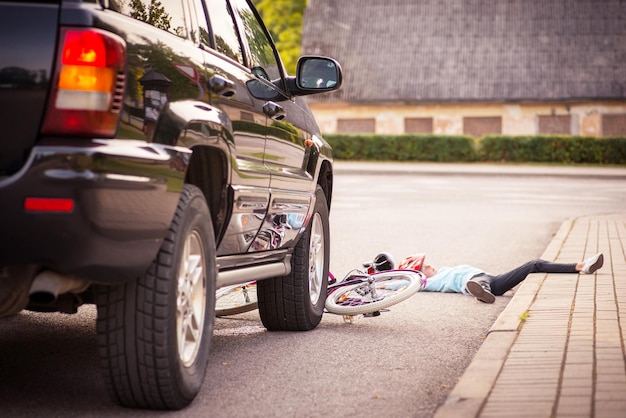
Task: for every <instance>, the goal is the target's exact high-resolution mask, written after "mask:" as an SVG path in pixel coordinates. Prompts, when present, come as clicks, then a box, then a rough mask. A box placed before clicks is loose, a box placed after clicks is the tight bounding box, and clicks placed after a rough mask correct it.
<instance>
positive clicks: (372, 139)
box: [324, 134, 626, 165]
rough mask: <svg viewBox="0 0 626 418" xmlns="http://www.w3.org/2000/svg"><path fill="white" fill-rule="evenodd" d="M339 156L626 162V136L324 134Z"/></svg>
mask: <svg viewBox="0 0 626 418" xmlns="http://www.w3.org/2000/svg"><path fill="white" fill-rule="evenodd" d="M324 138H325V139H326V140H327V141H328V142H329V143H330V145H331V146H332V147H333V154H334V156H335V158H336V159H338V160H374V161H436V162H470V161H485V162H487V161H496V162H539V163H567V164H571V163H585V164H617V165H621V164H626V137H600V138H596V137H585V136H569V135H535V136H531V135H527V136H508V135H486V136H484V137H481V138H478V139H476V140H475V139H473V138H472V137H470V136H465V135H374V134H364V135H341V134H326V135H324Z"/></svg>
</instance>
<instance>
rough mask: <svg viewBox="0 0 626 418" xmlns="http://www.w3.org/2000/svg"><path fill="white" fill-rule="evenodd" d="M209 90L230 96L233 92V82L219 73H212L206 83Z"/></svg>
mask: <svg viewBox="0 0 626 418" xmlns="http://www.w3.org/2000/svg"><path fill="white" fill-rule="evenodd" d="M207 84H208V85H209V88H210V89H211V91H212V92H213V93H215V94H219V95H220V96H224V97H231V96H233V95H234V94H235V83H233V82H232V81H230V80H229V79H227V78H224V77H222V76H221V75H214V76H213V77H211V78H210V79H209V81H208V83H207Z"/></svg>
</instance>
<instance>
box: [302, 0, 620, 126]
mask: <svg viewBox="0 0 626 418" xmlns="http://www.w3.org/2000/svg"><path fill="white" fill-rule="evenodd" d="M302 39H303V45H302V48H303V53H304V54H307V53H311V54H322V55H328V56H332V57H334V58H336V59H337V60H338V61H339V62H340V63H341V65H342V67H343V70H344V84H343V88H342V90H340V91H339V92H335V93H333V94H329V95H326V96H319V97H316V98H315V99H310V100H309V104H310V106H311V109H312V110H313V112H314V113H315V116H316V119H317V120H318V122H319V123H320V126H321V128H322V131H323V132H326V133H380V134H402V133H435V134H468V135H471V136H474V137H479V136H482V135H485V134H490V133H498V134H508V135H534V134H572V135H586V136H624V135H626V2H624V1H619V0H550V1H548V2H546V1H539V0H506V1H498V2H493V1H491V0H463V1H459V0H420V1H414V0H387V1H386V2H381V1H378V0H310V1H309V4H308V6H307V9H306V10H305V15H304V26H303V36H302Z"/></svg>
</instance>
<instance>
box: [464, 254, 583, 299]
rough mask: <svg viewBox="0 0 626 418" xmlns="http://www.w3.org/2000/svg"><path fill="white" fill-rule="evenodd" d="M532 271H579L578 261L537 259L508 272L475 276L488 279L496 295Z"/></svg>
mask: <svg viewBox="0 0 626 418" xmlns="http://www.w3.org/2000/svg"><path fill="white" fill-rule="evenodd" d="M531 273H578V271H577V270H576V263H572V264H561V263H552V262H550V261H546V260H541V259H537V260H532V261H529V262H528V263H526V264H524V265H521V266H519V267H518V268H516V269H513V270H511V271H509V272H508V273H503V274H499V275H497V276H491V275H488V274H483V275H481V276H478V277H475V279H478V280H481V281H482V280H487V281H488V282H489V286H490V287H491V293H493V294H494V295H496V296H501V295H503V294H504V293H506V292H507V291H508V290H511V289H512V288H514V287H515V286H517V285H518V284H520V283H521V282H522V281H523V280H524V279H525V278H526V276H528V275H529V274H531Z"/></svg>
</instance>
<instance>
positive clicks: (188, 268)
mask: <svg viewBox="0 0 626 418" xmlns="http://www.w3.org/2000/svg"><path fill="white" fill-rule="evenodd" d="M216 277H217V268H216V261H215V238H214V234H213V225H212V222H211V216H210V213H209V209H208V207H207V204H206V201H205V198H204V196H203V194H202V192H201V191H200V189H198V188H197V187H195V186H191V185H185V186H184V188H183V190H182V193H181V197H180V200H179V203H178V207H177V209H176V213H175V215H174V219H173V221H172V224H171V225H170V228H169V232H168V234H167V236H166V238H165V240H164V241H163V244H162V246H161V248H160V250H159V252H158V254H157V256H156V257H155V260H154V261H153V263H152V265H151V266H150V267H149V269H148V271H147V272H146V274H145V275H144V276H143V277H141V278H139V279H138V280H136V281H133V282H130V283H126V284H121V285H115V286H99V287H97V289H96V302H97V306H98V320H97V335H98V349H99V355H100V359H101V364H102V367H103V372H104V376H105V381H106V385H107V388H108V390H109V393H110V395H111V397H112V398H113V400H114V401H115V402H117V403H118V404H120V405H122V406H125V407H134V408H148V409H165V410H178V409H182V408H184V407H185V406H187V405H188V404H189V403H190V402H191V401H192V400H193V399H194V398H195V396H196V395H197V393H198V392H199V390H200V387H201V385H202V382H203V381H204V377H205V372H206V369H207V361H208V354H209V347H210V343H211V338H212V334H213V324H214V312H215V280H216Z"/></svg>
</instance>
